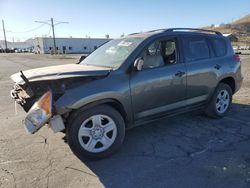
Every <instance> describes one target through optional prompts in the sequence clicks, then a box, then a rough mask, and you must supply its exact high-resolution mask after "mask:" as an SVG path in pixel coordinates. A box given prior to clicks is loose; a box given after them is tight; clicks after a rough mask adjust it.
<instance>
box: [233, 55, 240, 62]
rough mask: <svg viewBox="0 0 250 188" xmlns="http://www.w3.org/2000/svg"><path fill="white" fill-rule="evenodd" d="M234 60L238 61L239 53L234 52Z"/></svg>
mask: <svg viewBox="0 0 250 188" xmlns="http://www.w3.org/2000/svg"><path fill="white" fill-rule="evenodd" d="M234 60H235V61H237V62H239V61H240V55H239V54H234Z"/></svg>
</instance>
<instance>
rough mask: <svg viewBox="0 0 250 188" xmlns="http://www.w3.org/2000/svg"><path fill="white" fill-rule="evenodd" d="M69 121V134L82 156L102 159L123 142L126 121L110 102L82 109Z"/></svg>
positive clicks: (73, 148)
mask: <svg viewBox="0 0 250 188" xmlns="http://www.w3.org/2000/svg"><path fill="white" fill-rule="evenodd" d="M73 117H74V119H73V120H71V121H70V122H71V124H70V125H68V127H67V130H66V136H67V140H68V144H69V146H70V149H71V150H72V152H73V153H74V154H75V155H76V156H77V157H78V158H79V159H80V160H84V159H85V158H89V159H101V158H104V157H107V156H109V155H111V154H113V153H114V152H115V151H117V149H119V148H120V146H121V145H122V143H123V140H124V136H125V123H124V120H123V118H122V116H121V114H120V113H119V112H118V111H116V110H115V109H114V108H112V107H110V106H108V105H100V106H96V107H93V108H91V109H89V110H84V109H79V110H78V111H77V112H76V114H75V115H74V116H73Z"/></svg>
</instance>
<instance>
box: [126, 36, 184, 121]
mask: <svg viewBox="0 0 250 188" xmlns="http://www.w3.org/2000/svg"><path fill="white" fill-rule="evenodd" d="M139 57H141V58H143V60H144V65H143V69H142V70H141V71H134V72H133V73H132V74H131V80H130V88H131V98H132V105H133V110H134V117H135V120H137V119H141V118H147V117H148V116H152V115H156V114H160V113H163V112H166V111H169V110H173V109H176V108H178V107H181V106H185V98H186V67H185V64H184V63H183V62H180V61H179V52H178V43H177V39H176V38H166V39H162V40H156V41H154V42H153V43H151V44H150V45H149V46H147V47H146V48H145V49H144V50H143V52H142V53H141V54H140V55H139Z"/></svg>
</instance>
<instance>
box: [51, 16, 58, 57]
mask: <svg viewBox="0 0 250 188" xmlns="http://www.w3.org/2000/svg"><path fill="white" fill-rule="evenodd" d="M51 27H52V31H53V41H54V53H55V54H56V53H57V48H56V37H55V30H54V22H53V18H51Z"/></svg>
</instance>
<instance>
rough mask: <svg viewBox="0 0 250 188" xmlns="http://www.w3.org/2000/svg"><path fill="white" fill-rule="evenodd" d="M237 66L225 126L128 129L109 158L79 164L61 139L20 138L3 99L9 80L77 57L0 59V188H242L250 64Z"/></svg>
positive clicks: (169, 122) (198, 118)
mask: <svg viewBox="0 0 250 188" xmlns="http://www.w3.org/2000/svg"><path fill="white" fill-rule="evenodd" d="M241 58H242V72H243V75H244V82H243V86H242V88H241V90H240V91H239V92H238V93H237V94H236V95H235V96H234V100H233V105H232V109H231V110H230V112H229V113H228V115H227V116H226V117H225V118H223V119H219V120H215V119H210V118H207V117H205V116H203V115H202V114H201V113H198V112H194V113H189V114H183V115H181V116H177V117H171V118H166V119H164V120H159V121H156V122H153V123H151V124H148V125H144V126H140V127H136V128H134V129H131V130H129V131H127V132H126V138H125V142H124V145H123V147H122V148H121V150H120V151H119V152H118V153H116V154H115V155H113V156H111V157H109V158H106V159H103V160H99V161H83V162H82V161H80V160H78V159H77V158H76V157H75V156H74V155H73V153H72V152H71V151H70V149H69V147H68V145H67V144H65V143H64V141H63V139H62V138H63V137H64V134H62V133H57V134H54V133H53V132H52V131H51V130H50V129H48V128H46V127H44V128H42V129H41V130H40V131H39V132H38V133H36V134H35V135H28V134H27V133H26V132H25V130H24V129H23V127H22V125H21V122H22V119H23V117H24V116H25V113H24V112H23V111H22V110H21V108H19V107H18V113H17V114H15V110H14V102H13V100H12V99H11V98H10V95H9V91H10V89H11V87H12V84H13V83H12V81H11V80H10V79H9V76H10V75H11V74H13V73H15V72H17V71H19V70H21V69H23V70H25V69H30V68H35V67H42V66H48V65H56V64H65V63H74V62H76V61H77V56H72V57H60V58H58V57H53V56H50V55H34V54H0V104H1V105H0V121H1V123H0V148H1V150H0V187H4V188H8V187H17V188H19V187H44V188H46V187H60V188H61V187H198V188H200V187H220V188H221V187H227V188H231V187H232V188H235V187H237V188H241V187H242V188H243V187H250V147H249V146H250V56H242V57H241Z"/></svg>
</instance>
